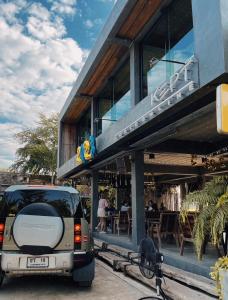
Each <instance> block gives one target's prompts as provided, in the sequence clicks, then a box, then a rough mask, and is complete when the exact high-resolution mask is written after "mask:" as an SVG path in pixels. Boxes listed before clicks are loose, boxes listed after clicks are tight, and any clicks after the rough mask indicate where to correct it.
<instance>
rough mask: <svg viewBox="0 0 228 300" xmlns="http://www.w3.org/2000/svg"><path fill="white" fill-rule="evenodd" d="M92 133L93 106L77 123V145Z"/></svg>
mask: <svg viewBox="0 0 228 300" xmlns="http://www.w3.org/2000/svg"><path fill="white" fill-rule="evenodd" d="M90 134H91V108H89V109H88V110H87V111H86V112H85V113H84V114H83V116H82V118H81V119H80V120H79V121H78V125H77V145H78V146H79V145H81V143H82V142H83V141H84V140H85V138H88V137H89V136H90Z"/></svg>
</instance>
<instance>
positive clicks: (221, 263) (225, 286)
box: [210, 256, 228, 300]
mask: <svg viewBox="0 0 228 300" xmlns="http://www.w3.org/2000/svg"><path fill="white" fill-rule="evenodd" d="M210 275H211V278H212V279H214V280H215V281H216V287H217V292H218V296H219V299H220V300H223V299H228V257H227V256H223V257H220V258H219V259H218V260H217V262H216V263H215V265H214V266H213V267H212V272H211V273H210Z"/></svg>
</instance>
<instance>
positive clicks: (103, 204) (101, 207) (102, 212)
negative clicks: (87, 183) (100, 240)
mask: <svg viewBox="0 0 228 300" xmlns="http://www.w3.org/2000/svg"><path fill="white" fill-rule="evenodd" d="M107 207H108V201H107V199H106V198H105V197H104V195H103V194H101V196H100V200H99V203H98V209H97V217H98V218H99V223H98V225H97V227H96V230H99V231H100V232H101V233H105V232H106V208H107Z"/></svg>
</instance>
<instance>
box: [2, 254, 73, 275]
mask: <svg viewBox="0 0 228 300" xmlns="http://www.w3.org/2000/svg"><path fill="white" fill-rule="evenodd" d="M73 256H74V254H73V252H72V251H71V252H61V253H53V254H47V255H40V256H39V257H48V261H49V265H48V267H39V268H37V267H34V268H33V267H28V266H27V259H28V258H32V257H37V256H33V255H30V254H21V253H15V252H14V253H12V252H2V255H1V268H2V270H3V271H4V272H6V273H12V274H41V273H65V272H67V271H68V272H69V271H71V270H72V267H73Z"/></svg>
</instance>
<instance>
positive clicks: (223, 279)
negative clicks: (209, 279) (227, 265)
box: [219, 269, 228, 300]
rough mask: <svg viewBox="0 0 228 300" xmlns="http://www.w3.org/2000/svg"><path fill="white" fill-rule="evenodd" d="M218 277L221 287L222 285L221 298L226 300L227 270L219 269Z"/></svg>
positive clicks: (227, 297)
mask: <svg viewBox="0 0 228 300" xmlns="http://www.w3.org/2000/svg"><path fill="white" fill-rule="evenodd" d="M219 277H220V281H221V287H222V290H221V292H222V299H223V300H227V299H228V270H223V269H220V270H219Z"/></svg>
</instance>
